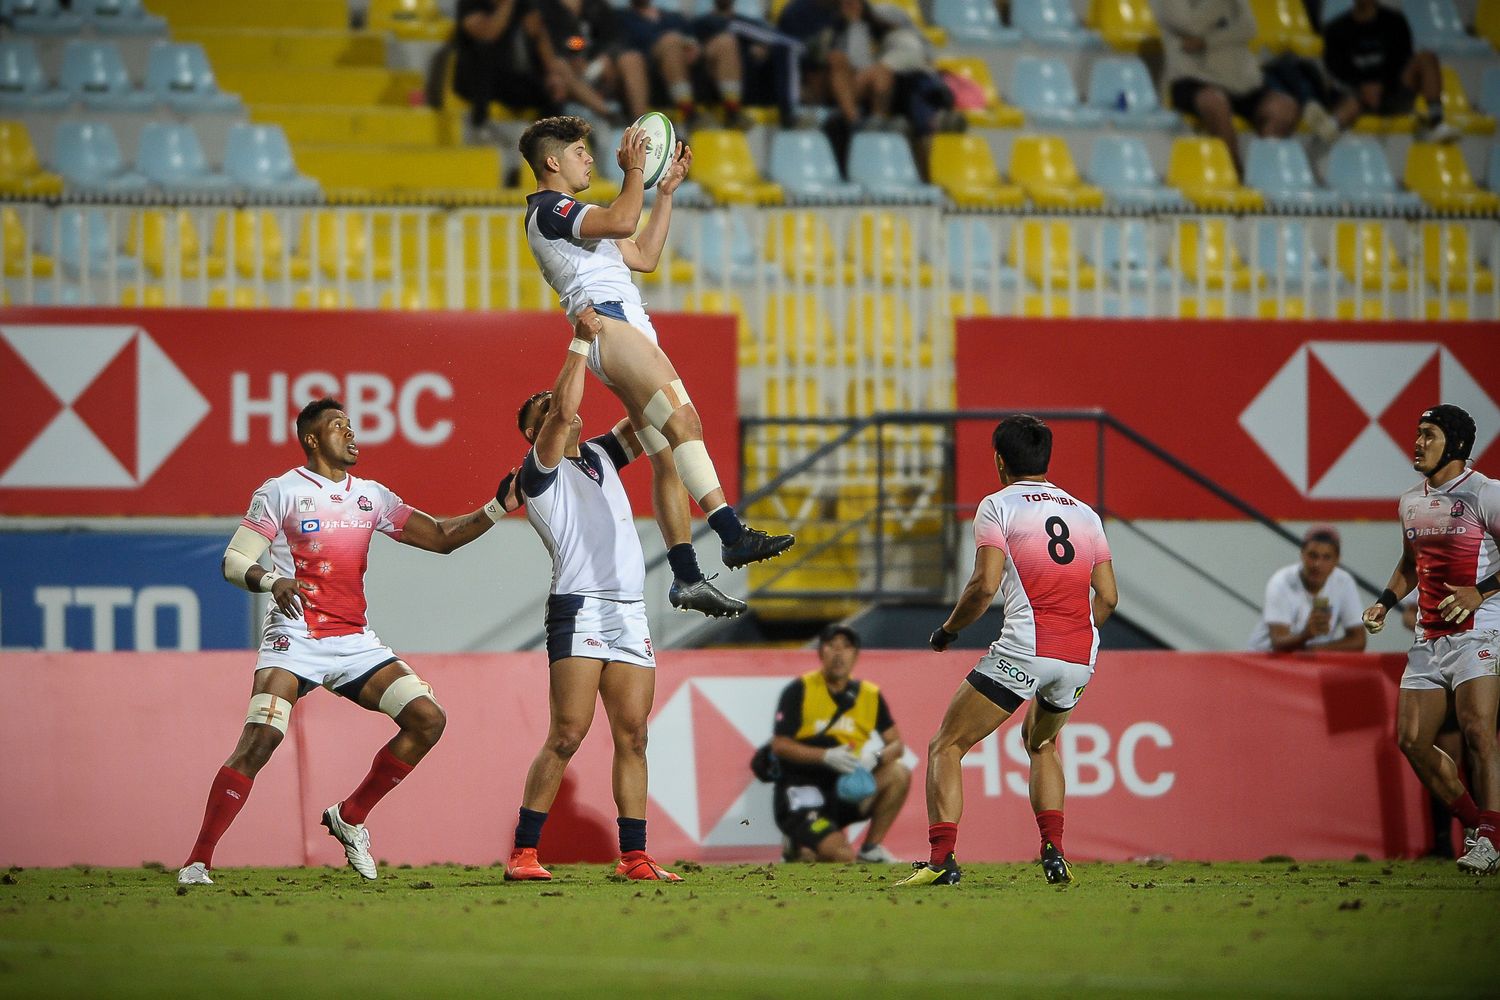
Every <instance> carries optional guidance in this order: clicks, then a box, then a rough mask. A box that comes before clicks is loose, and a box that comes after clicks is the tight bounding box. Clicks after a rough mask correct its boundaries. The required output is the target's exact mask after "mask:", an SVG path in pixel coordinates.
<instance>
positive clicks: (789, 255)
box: [765, 212, 849, 283]
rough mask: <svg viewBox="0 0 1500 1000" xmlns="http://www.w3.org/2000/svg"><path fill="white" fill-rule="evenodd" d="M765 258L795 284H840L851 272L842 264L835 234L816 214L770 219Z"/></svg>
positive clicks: (782, 214) (790, 214)
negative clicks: (800, 282)
mask: <svg viewBox="0 0 1500 1000" xmlns="http://www.w3.org/2000/svg"><path fill="white" fill-rule="evenodd" d="M765 256H766V260H767V261H770V262H772V263H776V264H779V265H780V266H781V269H782V271H783V273H785V274H786V276H787V277H788V278H791V279H792V280H793V281H805V282H824V283H839V282H843V281H845V280H848V277H849V275H848V271H849V269H848V268H845V267H844V266H843V264H842V263H841V262H840V259H839V258H840V254H839V252H838V243H837V242H836V241H835V240H834V238H833V230H831V229H830V228H828V223H827V222H825V221H824V220H823V217H822V216H821V215H819V214H817V213H815V212H778V213H775V214H772V215H770V216H769V217H768V218H767V220H766V254H765Z"/></svg>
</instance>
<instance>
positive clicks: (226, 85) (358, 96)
mask: <svg viewBox="0 0 1500 1000" xmlns="http://www.w3.org/2000/svg"><path fill="white" fill-rule="evenodd" d="M214 75H215V76H216V77H217V78H218V81H219V86H220V87H221V88H223V89H224V90H226V91H229V92H230V93H234V94H239V95H240V97H241V98H243V99H244V101H245V103H246V104H297V103H299V102H301V103H306V102H307V100H308V98H309V96H310V95H316V97H317V100H318V102H319V103H321V104H328V105H349V106H359V105H368V104H393V105H399V106H402V107H405V106H406V105H407V101H408V99H409V97H410V95H411V93H412V91H413V89H417V90H420V89H421V86H422V81H421V78H420V77H417V78H415V79H414V78H413V77H412V75H411V74H410V73H409V72H405V71H400V70H389V69H385V68H384V67H376V66H339V67H335V68H333V69H296V68H285V69H277V68H272V67H267V66H251V67H246V66H228V67H226V68H225V69H223V70H216V72H215V74H214Z"/></svg>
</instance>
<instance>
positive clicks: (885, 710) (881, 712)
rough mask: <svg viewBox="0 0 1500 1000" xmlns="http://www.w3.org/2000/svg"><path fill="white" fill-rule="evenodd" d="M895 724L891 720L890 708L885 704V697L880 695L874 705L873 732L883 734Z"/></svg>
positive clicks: (894, 721) (893, 720)
mask: <svg viewBox="0 0 1500 1000" xmlns="http://www.w3.org/2000/svg"><path fill="white" fill-rule="evenodd" d="M895 724H896V720H895V719H893V718H891V706H889V705H887V704H886V703H885V695H884V694H881V695H880V696H879V701H878V702H877V703H876V705H875V731H876V732H877V733H883V732H885V731H886V730H887V729H889V728H891V727H892V726H894V725H895Z"/></svg>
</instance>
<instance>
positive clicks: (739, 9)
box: [705, 0, 771, 21]
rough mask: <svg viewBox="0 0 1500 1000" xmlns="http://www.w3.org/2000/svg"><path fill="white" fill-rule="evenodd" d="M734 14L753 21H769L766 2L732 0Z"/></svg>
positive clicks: (763, 0) (759, 0) (762, 0)
mask: <svg viewBox="0 0 1500 1000" xmlns="http://www.w3.org/2000/svg"><path fill="white" fill-rule="evenodd" d="M734 12H735V13H736V14H738V15H739V16H740V17H748V18H750V19H751V20H755V21H769V20H770V19H771V18H770V16H769V15H770V13H771V12H770V10H768V9H767V7H766V0H734ZM705 13H706V11H705Z"/></svg>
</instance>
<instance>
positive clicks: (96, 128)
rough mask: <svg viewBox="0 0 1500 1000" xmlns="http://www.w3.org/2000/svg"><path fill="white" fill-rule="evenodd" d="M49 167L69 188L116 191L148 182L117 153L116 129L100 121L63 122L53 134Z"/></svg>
mask: <svg viewBox="0 0 1500 1000" xmlns="http://www.w3.org/2000/svg"><path fill="white" fill-rule="evenodd" d="M51 165H52V167H53V168H54V169H55V170H56V171H57V172H58V173H60V174H62V175H63V179H64V180H65V181H67V183H68V188H69V190H76V191H87V192H106V193H110V194H119V193H127V192H139V191H144V190H146V187H147V181H146V178H145V177H143V176H142V175H140V174H138V173H136V172H135V171H133V170H131V169H129V167H127V166H126V164H125V157H124V156H122V155H120V144H119V142H118V141H117V140H116V139H115V131H114V129H112V128H110V127H109V126H108V125H106V124H104V123H103V122H62V123H61V124H59V125H58V126H57V131H56V132H55V133H53V137H52V164H51Z"/></svg>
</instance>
